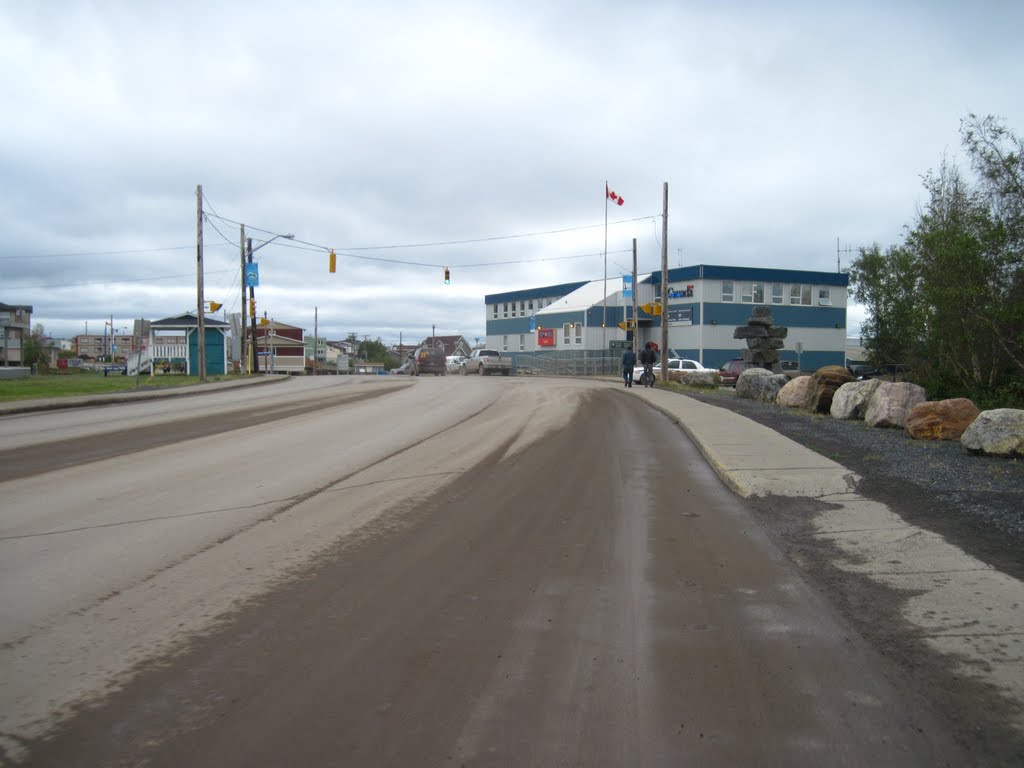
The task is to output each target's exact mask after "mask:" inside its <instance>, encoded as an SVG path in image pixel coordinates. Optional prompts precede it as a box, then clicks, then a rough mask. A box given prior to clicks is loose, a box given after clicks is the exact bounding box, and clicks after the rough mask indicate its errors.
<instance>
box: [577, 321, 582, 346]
mask: <svg viewBox="0 0 1024 768" xmlns="http://www.w3.org/2000/svg"><path fill="white" fill-rule="evenodd" d="M576 343H577V344H582V343H583V323H576Z"/></svg>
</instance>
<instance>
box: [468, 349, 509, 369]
mask: <svg viewBox="0 0 1024 768" xmlns="http://www.w3.org/2000/svg"><path fill="white" fill-rule="evenodd" d="M469 373H479V374H480V375H481V376H490V375H491V374H492V373H500V374H501V375H502V376H508V375H509V374H510V373H512V361H511V360H509V359H508V358H507V357H502V355H501V353H500V352H498V351H497V350H495V349H474V350H473V354H472V355H470V356H469V357H467V358H466V359H465V360H463V361H462V375H463V376H465V375H466V374H469Z"/></svg>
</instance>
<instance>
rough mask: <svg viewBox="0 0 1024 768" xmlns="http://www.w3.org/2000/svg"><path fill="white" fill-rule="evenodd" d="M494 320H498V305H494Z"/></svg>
mask: <svg viewBox="0 0 1024 768" xmlns="http://www.w3.org/2000/svg"><path fill="white" fill-rule="evenodd" d="M494 319H495V320H497V319H498V305H497V304H495V305H494Z"/></svg>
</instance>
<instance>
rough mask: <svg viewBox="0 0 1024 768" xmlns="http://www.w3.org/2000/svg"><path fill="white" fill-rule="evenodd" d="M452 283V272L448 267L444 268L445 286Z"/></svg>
mask: <svg viewBox="0 0 1024 768" xmlns="http://www.w3.org/2000/svg"><path fill="white" fill-rule="evenodd" d="M451 282H452V273H451V270H449V269H448V267H445V268H444V284H445V285H451Z"/></svg>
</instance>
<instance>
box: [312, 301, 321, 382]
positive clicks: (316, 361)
mask: <svg viewBox="0 0 1024 768" xmlns="http://www.w3.org/2000/svg"><path fill="white" fill-rule="evenodd" d="M319 323H320V308H319V307H313V375H314V376H316V375H317V374H319V373H320V371H319V370H317V369H318V368H319V367H320V356H319V354H318V350H319V348H320V339H319V338H318V337H319V333H320V332H319Z"/></svg>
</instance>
